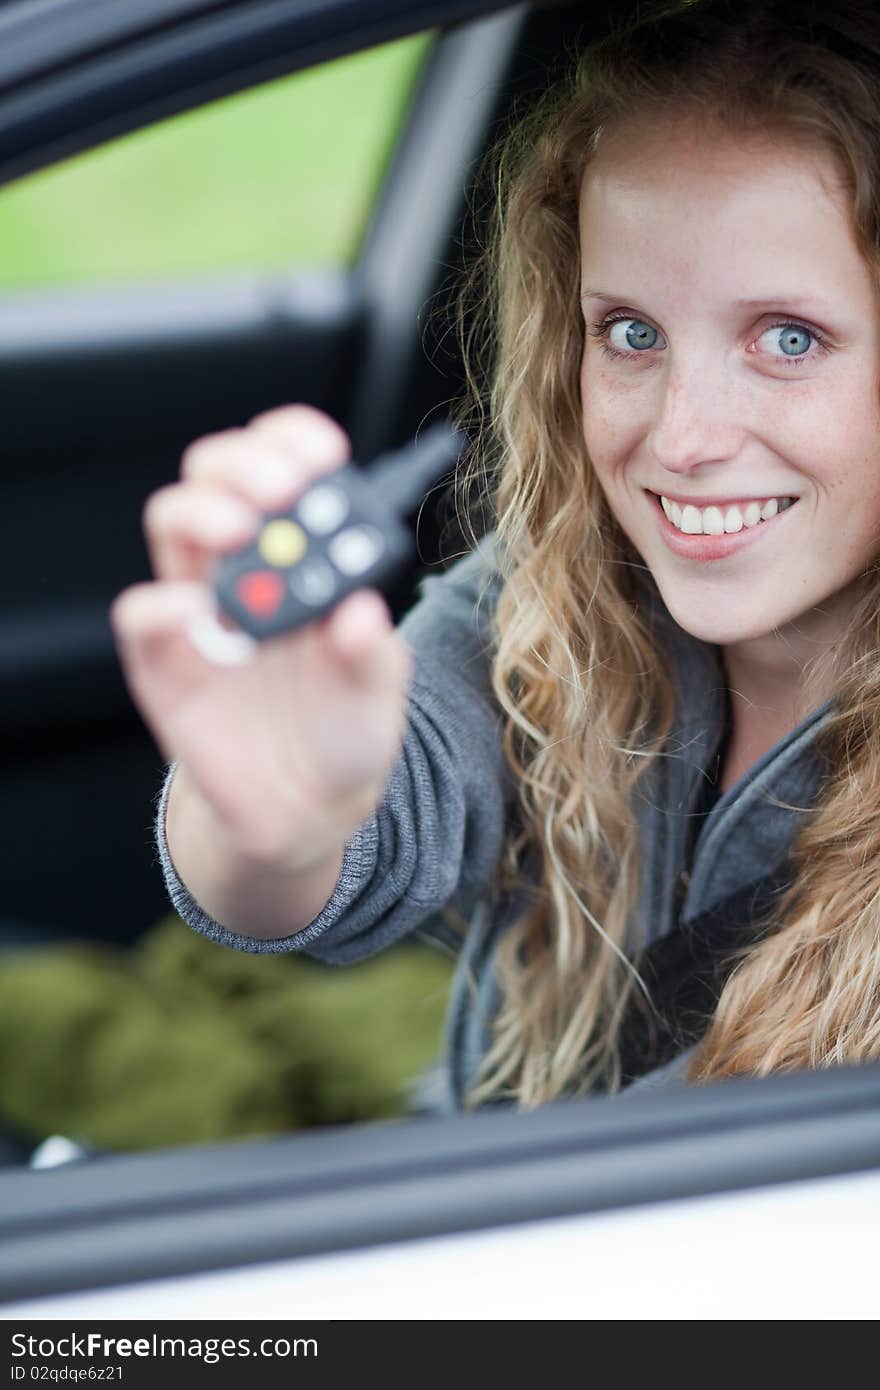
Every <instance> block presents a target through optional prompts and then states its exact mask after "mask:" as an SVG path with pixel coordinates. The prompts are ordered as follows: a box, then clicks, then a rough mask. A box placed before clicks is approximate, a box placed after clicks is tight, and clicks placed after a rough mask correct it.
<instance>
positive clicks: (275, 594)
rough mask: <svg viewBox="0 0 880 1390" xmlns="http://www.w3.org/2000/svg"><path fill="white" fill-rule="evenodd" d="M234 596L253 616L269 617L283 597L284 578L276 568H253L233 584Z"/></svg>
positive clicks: (275, 611)
mask: <svg viewBox="0 0 880 1390" xmlns="http://www.w3.org/2000/svg"><path fill="white" fill-rule="evenodd" d="M235 593H236V597H237V598H238V599H239V600H240V601H241V602H242V603H243V604H244V606H245V608H246V609H247V610H248V612H249V613H253V615H254V617H255V618H271V617H272V616H273V614H275V613H277V612H278V609H279V608H280V607H281V603H282V600H283V598H284V580H283V579H282V578H281V575H280V574H279V573H278V572H277V570H253V571H252V572H251V573H250V574H243V575H242V576H241V579H239V581H238V583H237V584H236V586H235Z"/></svg>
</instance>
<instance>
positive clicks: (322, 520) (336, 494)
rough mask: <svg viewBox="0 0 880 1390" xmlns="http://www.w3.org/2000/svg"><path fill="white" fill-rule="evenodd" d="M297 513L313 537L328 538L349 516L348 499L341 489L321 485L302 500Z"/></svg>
mask: <svg viewBox="0 0 880 1390" xmlns="http://www.w3.org/2000/svg"><path fill="white" fill-rule="evenodd" d="M296 513H297V516H298V517H299V519H300V521H301V522H302V523H303V525H304V526H306V527H308V529H309V530H310V531H311V532H312V533H313V535H316V536H328V535H329V534H330V532H331V531H335V530H336V528H337V526H341V525H342V523H343V521H344V520H345V518H346V517H347V516H348V498H347V497H346V495H345V493H344V492H343V490H342V488H341V487H331V486H330V485H329V484H327V483H320V484H318V485H317V486H315V487H313V488H310V489H309V491H308V492H307V493H306V494H305V496H304V497H301V498H300V501H299V505H298V507H297V509H296Z"/></svg>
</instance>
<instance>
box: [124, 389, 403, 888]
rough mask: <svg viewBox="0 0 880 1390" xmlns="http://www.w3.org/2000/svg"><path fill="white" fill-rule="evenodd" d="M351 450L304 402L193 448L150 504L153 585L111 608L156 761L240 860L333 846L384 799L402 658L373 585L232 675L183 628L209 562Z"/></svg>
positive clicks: (202, 596)
mask: <svg viewBox="0 0 880 1390" xmlns="http://www.w3.org/2000/svg"><path fill="white" fill-rule="evenodd" d="M348 457H349V443H348V439H347V438H346V436H345V434H344V432H343V431H342V430H341V429H340V428H339V426H338V425H337V424H336V423H335V422H334V421H333V420H331V419H330V418H329V417H328V416H326V415H324V414H322V413H321V412H319V411H316V410H313V409H311V408H310V407H307V406H289V407H284V408H281V409H277V410H272V411H269V412H268V413H266V414H264V415H260V416H257V417H256V419H254V420H253V421H251V423H250V424H249V425H248V426H247V427H246V428H244V429H236V430H229V431H226V432H225V433H222V434H216V435H208V436H205V437H204V438H202V439H199V440H197V441H196V442H195V443H194V444H192V445H191V446H190V447H189V448H188V449H187V450H186V452H185V454H184V456H183V463H182V469H181V480H180V481H179V482H177V483H174V484H172V485H170V486H168V487H165V488H162V489H160V490H159V491H157V492H156V493H154V494H153V495H152V496H151V497H150V498H149V499H148V501H147V504H146V507H145V510H144V529H145V534H146V538H147V544H148V548H149V553H150V559H151V564H152V568H153V572H154V575H155V581H154V582H152V583H148V584H140V585H136V586H134V587H133V588H130V589H128V590H126V591H125V592H124V593H122V594H121V595H120V596H119V597H118V598H117V599H116V601H115V603H114V604H113V608H112V611H111V620H112V623H113V628H114V632H115V635H116V640H117V644H118V648H119V653H120V657H121V660H122V665H123V669H124V672H125V675H126V679H127V682H128V685H129V689H130V690H131V693H132V696H133V698H134V700H135V702H136V704H137V705H138V707H139V709H140V711H141V713H142V714H143V717H144V719H145V720H146V722H147V724H148V726H149V727H150V729H151V730H152V732H153V735H154V736H155V738H156V741H157V742H158V744H159V746H160V748H161V749H162V751H163V753H164V755H165V756H166V758H168V759H169V760H172V759H173V760H177V761H178V762H179V764H180V770H179V771H180V772H182V773H183V775H184V776H185V778H186V779H187V782H188V784H189V786H190V787H191V788H193V789H195V791H196V792H197V794H198V795H199V796H200V797H201V798H203V799H204V801H205V802H206V803H207V804H208V806H209V807H210V808H211V810H212V811H213V813H214V815H215V816H216V818H217V819H218V821H219V822H220V823H221V825H222V826H223V827H224V828H225V829H226V831H227V832H228V833H229V835H231V836H232V837H233V842H234V843H235V844H236V845H237V846H238V847H239V848H240V849H241V850H242V852H244V853H246V854H249V855H251V856H252V857H256V858H258V859H260V860H262V861H263V862H265V863H267V864H273V865H282V866H283V867H284V869H285V871H297V870H298V869H299V868H301V867H308V865H309V864H311V863H313V862H316V861H317V860H319V859H320V858H321V857H322V855H327V854H330V853H332V852H333V850H334V849H336V848H338V846H340V845H341V844H343V843H344V842H345V840H346V839H347V838H348V837H349V836H350V835H351V834H352V833H353V832H354V831H355V830H356V829H357V827H358V826H359V825H360V824H362V823H363V821H364V820H365V819H366V818H367V816H368V815H369V814H370V812H371V811H372V810H373V809H374V808H375V806H376V805H377V804H378V802H379V801H380V800H381V797H382V793H383V790H384V786H385V783H386V781H387V777H388V774H389V773H390V770H391V767H392V765H393V763H394V760H395V758H396V756H397V753H398V752H399V749H400V747H401V744H402V741H403V736H404V730H405V726H406V711H407V691H408V686H409V678H410V673H411V656H410V652H409V649H408V648H407V647H406V644H405V643H404V641H403V639H402V638H401V637H400V636H399V635H398V634H397V632H396V631H395V630H394V627H393V625H392V622H391V618H390V614H389V612H388V609H387V606H386V604H385V602H384V599H383V598H382V597H381V595H379V594H378V593H376V592H374V591H369V590H363V591H360V592H358V593H356V594H352V595H351V596H350V597H349V598H348V599H346V600H345V601H344V602H343V603H341V604H340V605H339V606H338V607H337V608H336V609H335V610H334V611H333V612H332V613H331V614H330V615H328V616H327V617H326V618H324V619H323V620H321V621H320V622H317V623H315V624H312V625H311V626H309V627H306V628H303V629H300V630H299V631H298V632H295V633H293V634H288V635H285V636H281V637H276V638H272V639H271V640H269V641H266V642H263V643H261V644H259V645H258V647H257V649H256V651H255V653H254V655H253V658H252V660H251V661H250V662H248V663H247V664H245V665H241V666H230V667H224V666H217V665H214V664H212V663H211V662H209V661H207V660H205V659H204V657H202V656H201V655H200V654H199V652H198V651H197V650H196V649H195V648H194V647H193V645H192V643H191V642H190V640H189V638H188V637H187V625H188V623H189V622H190V620H191V619H192V618H193V617H194V616H196V615H198V614H201V613H208V612H210V611H213V599H212V596H211V588H210V577H211V574H212V571H213V568H214V566H215V564H216V562H217V560H218V558H219V557H220V556H221V555H223V554H225V553H227V552H229V551H233V550H237V549H238V548H239V547H241V546H243V545H246V544H248V543H249V542H251V541H252V540H253V538H254V536H255V535H256V533H257V531H258V528H259V525H260V521H261V517H262V514H263V513H264V512H265V511H270V510H279V509H281V508H284V507H287V506H290V505H291V504H292V503H293V502H294V501H295V500H296V497H297V496H298V495H299V494H300V493H302V492H303V491H304V489H305V488H306V487H307V486H308V484H309V483H310V482H311V481H312V480H313V479H314V478H315V477H317V476H318V475H320V474H323V473H328V472H330V471H332V470H333V469H335V468H339V467H341V466H342V465H343V464H344V463H345V462H346V461H347V459H348Z"/></svg>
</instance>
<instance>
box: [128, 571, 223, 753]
mask: <svg viewBox="0 0 880 1390" xmlns="http://www.w3.org/2000/svg"><path fill="white" fill-rule="evenodd" d="M211 612H213V605H212V602H211V598H210V595H209V594H208V592H207V590H206V589H205V587H204V585H201V584H185V583H181V584H136V585H133V586H132V587H131V588H129V589H126V590H124V592H123V593H121V594H119V595H118V597H117V598H116V599H115V600H114V602H113V604H112V605H111V608H110V623H111V626H112V628H113V633H114V637H115V639H116V646H117V650H118V652H119V656H120V660H121V662H122V668H123V671H124V673H125V677H126V681H127V682H128V686H129V689H130V691H131V693H132V695H133V696H134V698H135V700H136V701H137V703H138V705H139V707H140V709H141V711H142V712H143V714H144V716H145V717H146V718H147V720H148V722H149V723H150V726H151V728H152V729H153V732H154V734H155V735H156V736H157V740H158V741H159V743H160V746H161V726H162V722H163V715H164V714H165V713H166V712H168V711H174V710H175V709H176V708H177V707H178V706H179V704H180V702H181V700H183V699H184V698H185V697H186V696H188V695H190V694H191V693H192V692H193V690H194V689H196V688H198V687H199V686H200V685H202V684H203V683H204V682H205V680H206V679H213V678H214V676H215V672H214V670H213V668H212V667H211V665H210V663H209V662H206V661H205V660H204V659H203V658H202V657H201V656H200V655H199V653H198V652H197V651H195V650H194V648H193V646H192V644H191V643H190V642H189V640H188V638H187V627H188V625H189V623H190V622H191V621H192V620H193V619H195V618H197V617H201V616H207V615H208V614H210V613H211Z"/></svg>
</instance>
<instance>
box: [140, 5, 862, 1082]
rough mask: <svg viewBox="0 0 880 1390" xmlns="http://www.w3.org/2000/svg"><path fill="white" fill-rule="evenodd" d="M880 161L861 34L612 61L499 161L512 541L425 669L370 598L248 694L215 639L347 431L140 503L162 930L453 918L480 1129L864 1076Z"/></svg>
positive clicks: (501, 543) (500, 500)
mask: <svg viewBox="0 0 880 1390" xmlns="http://www.w3.org/2000/svg"><path fill="white" fill-rule="evenodd" d="M878 132H880V13H878V12H877V11H876V9H875V6H874V5H873V4H872V3H867V0H847V2H846V3H837V4H835V5H834V6H828V5H826V4H824V3H812V0H696V3H689V4H684V5H681V4H679V5H673V6H668V7H666V8H665V9H662V10H659V11H655V12H654V13H653V14H652V15H651V16H650V17H648V18H646V19H643V20H642V21H641V22H640V23H638V24H636V25H634V26H633V27H631V28H630V29H627V30H623V31H620V32H617V33H615V34H613V35H612V36H610V37H609V38H608V39H606V40H604V41H603V42H601V43H599V44H596V45H594V46H593V47H591V49H590V50H589V51H588V52H587V53H586V54H585V55H584V56H583V59H582V61H581V64H580V68H579V71H578V74H577V76H576V78H575V79H574V81H573V82H572V84H571V86H570V87H569V88H568V89H566V90H565V91H564V92H561V93H553V94H551V95H550V96H549V97H548V99H547V101H546V102H545V103H543V104H542V107H541V110H540V111H539V112H537V113H536V114H535V116H534V117H532V118H530V120H529V122H528V123H527V124H526V125H525V126H523V127H522V128H521V129H519V130H518V131H515V132H514V133H513V135H512V136H511V138H510V139H509V141H508V142H507V144H506V147H505V149H504V151H503V154H502V157H501V160H500V164H499V167H498V170H497V176H498V186H499V188H500V190H501V193H500V199H499V207H498V214H497V218H496V229H495V235H494V238H493V240H492V244H491V247H490V249H489V252H488V267H489V281H490V283H489V289H488V291H487V294H486V297H485V309H486V313H485V315H484V316H483V320H482V322H483V327H484V329H485V330H486V331H485V333H484V334H483V335H482V336H481V334H480V331H479V329H478V328H475V327H474V324H473V322H472V321H470V320H469V321H468V322H467V323H466V325H465V337H466V338H467V339H468V341H469V342H470V344H471V345H472V346H473V344H474V342H476V343H477V344H478V345H479V346H478V347H477V348H476V350H475V352H474V358H475V359H480V360H484V359H485V358H486V357H487V356H488V355H490V353H489V350H490V349H491V355H492V356H493V359H494V360H493V376H492V380H491V383H490V385H489V387H488V388H486V389H485V390H484V389H483V387H482V383H481V382H480V381H479V380H478V379H477V378H476V377H475V378H474V391H475V405H476V408H475V409H474V410H472V413H471V417H470V418H471V424H472V425H473V422H474V420H477V421H478V422H479V421H482V422H483V423H482V427H481V428H479V429H477V430H476V431H475V432H476V436H477V445H476V447H475V449H474V452H473V454H472V462H471V465H470V467H471V468H472V469H473V470H476V471H478V470H479V469H480V468H481V467H482V469H483V481H484V485H485V487H486V488H487V489H488V491H489V495H490V498H491V502H492V506H493V510H494V526H493V529H492V531H491V533H490V534H489V535H488V536H487V537H485V538H484V539H483V540H482V541H480V542H479V543H476V544H475V545H474V549H473V551H472V553H471V554H469V555H468V556H467V557H466V558H464V559H463V560H460V561H458V562H457V563H456V564H455V565H454V566H453V567H452V568H451V569H450V570H448V571H447V573H446V574H445V575H443V576H441V577H435V578H433V579H430V580H429V581H427V582H426V584H425V586H424V589H423V597H422V599H421V601H420V602H419V604H418V605H417V606H416V607H415V608H414V610H413V611H412V612H411V613H410V614H409V616H408V617H407V619H406V620H405V621H404V623H403V624H402V626H401V628H400V630H399V631H397V632H395V631H394V630H393V629H392V628H391V625H390V623H389V619H388V615H387V610H386V609H385V607H384V605H383V603H382V601H381V600H380V599H379V597H378V596H377V595H375V594H372V593H367V592H364V593H360V594H357V595H355V596H353V597H352V598H350V599H349V600H348V601H347V602H346V603H344V604H343V605H342V606H341V607H340V608H338V609H337V610H336V612H335V613H334V614H333V615H332V616H331V617H330V618H328V619H326V620H325V621H324V622H322V623H320V624H317V625H315V626H314V627H312V628H310V629H306V630H305V631H303V632H301V633H299V634H297V635H294V636H291V637H287V638H283V639H276V640H273V641H271V642H268V643H266V644H264V645H263V646H262V647H261V648H260V650H259V652H258V654H257V656H256V658H255V659H254V660H253V661H252V662H251V664H250V665H248V666H245V667H240V668H236V669H221V668H219V667H216V668H215V667H211V666H210V665H209V664H208V663H207V662H205V661H204V660H203V658H202V657H201V656H200V655H199V654H198V653H197V652H196V651H195V650H194V649H193V647H192V644H191V643H190V642H189V640H188V638H187V624H188V622H189V621H190V619H191V618H192V616H193V615H194V614H196V613H201V612H203V611H205V609H206V607H207V605H208V602H209V599H208V586H207V582H206V581H207V579H208V577H209V575H210V571H211V567H212V565H213V563H214V562H215V561H216V558H217V556H218V555H219V554H221V553H222V552H224V551H226V550H229V549H232V548H235V547H237V546H239V545H241V544H243V543H244V542H246V541H247V540H249V539H250V538H251V537H252V536H253V535H254V534H255V532H256V528H257V526H258V519H259V513H260V510H261V509H263V508H269V507H276V506H281V505H285V504H286V503H289V502H291V501H292V500H293V499H294V498H295V497H296V495H297V493H298V492H299V491H301V490H302V488H303V486H304V485H305V482H306V481H307V480H309V479H310V478H312V477H313V476H314V475H315V474H316V473H319V472H322V471H325V470H330V469H333V468H334V467H337V466H338V465H340V464H341V463H342V462H343V461H344V459H345V457H346V455H347V447H348V446H347V441H346V439H345V437H344V435H343V434H342V432H341V431H340V430H339V428H338V427H337V426H336V425H335V424H334V423H333V422H332V421H330V420H328V419H327V418H326V417H324V416H322V415H319V414H318V413H316V412H314V411H311V410H309V409H308V408H306V407H291V408H288V409H282V410H278V411H273V412H271V413H269V414H268V415H265V416H262V417H260V418H258V419H257V420H255V421H253V422H252V423H251V424H250V425H248V426H247V427H246V428H245V429H242V430H233V431H230V432H229V433H227V434H225V435H219V436H214V437H210V438H206V439H203V440H200V441H197V442H196V443H195V444H194V445H193V446H192V447H191V448H190V449H189V450H188V451H187V453H186V455H185V457H184V461H183V473H182V480H181V482H180V483H178V484H176V485H174V486H172V487H169V488H167V489H164V490H163V491H161V492H159V493H157V494H156V495H154V496H153V497H152V498H151V499H150V501H149V503H148V505H147V509H146V530H147V535H148V539H149V543H150V546H151V553H152V558H153V564H154V568H155V574H156V580H155V583H152V584H149V585H144V586H139V587H138V588H136V589H134V590H131V591H129V592H127V593H126V594H124V595H122V596H121V597H120V599H119V600H118V601H117V604H116V607H115V610H114V622H115V626H116V631H117V634H118V639H119V644H120V650H121V653H122V657H123V661H124V663H125V666H126V670H127V674H128V679H129V682H130V685H131V689H132V691H133V693H134V696H135V698H136V699H137V700H138V702H139V704H140V707H141V709H142V711H143V713H144V715H145V717H146V719H147V720H148V722H149V723H150V725H151V727H152V728H153V730H154V732H155V734H156V737H157V738H158V740H159V742H160V744H161V746H162V748H163V749H164V751H165V752H166V753H167V756H168V758H169V760H171V761H172V768H171V772H170V775H169V778H168V781H167V782H166V788H165V793H164V796H163V800H162V806H161V812H160V817H159V836H160V848H161V852H162V856H163V863H164V866H165V870H166V875H167V879H168V883H169V887H170V891H171V895H172V898H173V900H174V902H175V904H176V906H177V907H178V909H179V910H180V911H181V913H182V914H183V916H184V917H185V918H186V919H187V920H188V921H189V922H190V923H191V924H192V925H193V926H195V927H196V928H198V929H199V930H202V931H205V932H207V933H208V934H209V935H211V936H213V937H214V938H215V939H216V940H220V941H224V942H226V943H228V944H230V945H233V946H237V947H239V948H241V949H244V950H258V951H281V950H297V949H303V950H306V951H309V952H312V953H314V954H315V955H318V956H321V957H322V958H324V959H326V960H329V961H337V962H345V961H349V960H357V959H360V958H362V957H364V956H366V955H368V954H370V953H372V952H374V951H376V950H378V949H380V948H381V947H383V946H384V945H386V944H388V943H390V942H392V941H394V940H397V939H399V938H400V937H401V936H403V935H404V934H406V933H408V932H412V931H417V930H422V931H425V932H428V933H443V934H444V935H445V936H446V939H450V940H451V939H453V935H454V933H452V932H451V923H452V919H453V916H454V915H457V920H460V921H463V922H464V924H465V928H466V929H465V931H464V937H463V940H462V942H461V950H460V956H459V969H458V974H457V978H456V985H455V989H454V993H453V999H452V1001H451V1007H450V1016H449V1036H448V1043H449V1061H450V1082H451V1092H452V1097H453V1099H454V1101H455V1102H456V1103H457V1104H459V1105H470V1104H479V1103H483V1102H487V1101H495V1100H514V1101H516V1102H517V1103H518V1104H520V1105H522V1106H534V1105H536V1104H540V1103H541V1102H543V1101H546V1100H548V1099H551V1098H553V1097H555V1096H559V1095H564V1094H574V1093H580V1092H585V1091H606V1092H607V1091H617V1090H620V1089H623V1088H627V1089H629V1088H631V1087H632V1086H633V1085H634V1084H635V1085H640V1086H644V1085H650V1084H660V1083H662V1082H666V1083H671V1082H673V1081H674V1080H678V1081H681V1080H689V1081H703V1080H707V1079H711V1078H716V1077H722V1076H727V1075H733V1074H736V1073H746V1074H763V1073H768V1072H771V1071H777V1070H786V1069H792V1068H799V1067H820V1066H828V1065H832V1064H835V1063H841V1062H849V1061H857V1060H866V1059H869V1058H874V1057H877V1056H878V1055H880V577H878V573H877V566H876V560H877V557H878V553H880V297H878V261H880V155H878V150H880V143H878ZM488 460H492V464H491V468H490V465H489V462H488ZM466 481H467V480H466ZM471 481H472V480H471Z"/></svg>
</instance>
